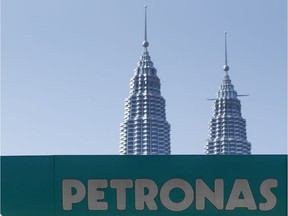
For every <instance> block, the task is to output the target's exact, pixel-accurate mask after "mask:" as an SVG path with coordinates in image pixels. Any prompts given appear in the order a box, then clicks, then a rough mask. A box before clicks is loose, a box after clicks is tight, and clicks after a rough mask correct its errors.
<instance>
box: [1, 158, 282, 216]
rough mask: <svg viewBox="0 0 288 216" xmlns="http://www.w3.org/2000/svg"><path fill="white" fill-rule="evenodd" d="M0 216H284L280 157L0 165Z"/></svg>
mask: <svg viewBox="0 0 288 216" xmlns="http://www.w3.org/2000/svg"><path fill="white" fill-rule="evenodd" d="M1 203H2V215H5V216H16V215H17V216H18V215H21V216H25V215H29V216H31V215H32V216H33V215H35V216H36V215H37V216H39V215H43V216H44V215H45V216H46V215H49V216H52V215H57V216H58V215H59V216H60V215H61V216H66V215H67V216H68V215H69V216H74V215H75V216H76V215H77V216H78V215H81V216H85V215H89V216H91V215H104V216H106V215H107V216H111V215H120V216H121V215H123V216H137V215H139V216H140V215H148V214H149V215H152V216H153V215H155V216H156V215H157V216H159V215H163V216H164V215H165V216H170V215H171V216H173V215H177V216H179V215H183V216H184V215H193V216H194V215H195V216H202V215H203V216H204V215H220V216H228V215H233V216H237V215H241V216H243V215H249V216H254V215H255V216H256V215H257V216H261V215H263V216H264V215H283V216H284V215H287V156H285V155H280V156H279V155H278V156H272V155H271V156H269V155H266V156H260V155H252V156H219V155H215V156H208V155H205V156H204V155H203V156H189V155H185V156H184V155H183V156H182V155H181V156H180V155H178V156H177V155H175V156H174V155H173V156H172V155H171V156H46V157H2V201H1Z"/></svg>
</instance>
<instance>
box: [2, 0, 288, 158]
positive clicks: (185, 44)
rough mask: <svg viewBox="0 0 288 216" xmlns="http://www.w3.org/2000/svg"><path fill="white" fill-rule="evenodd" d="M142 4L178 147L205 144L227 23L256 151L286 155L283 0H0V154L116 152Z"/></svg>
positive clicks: (189, 150) (231, 59)
mask: <svg viewBox="0 0 288 216" xmlns="http://www.w3.org/2000/svg"><path fill="white" fill-rule="evenodd" d="M145 5H147V6H148V7H147V14H148V41H149V43H150V45H149V47H148V50H149V53H150V56H151V59H152V61H153V63H154V66H155V67H156V68H157V71H158V76H159V78H160V80H161V94H162V96H163V97H164V98H165V100H166V116H167V120H168V122H169V123H170V124H171V151H172V154H204V145H205V143H206V141H207V139H208V123H209V121H210V119H211V117H212V114H213V109H212V107H213V101H208V100H207V98H215V97H216V93H217V91H218V88H219V85H220V84H221V82H222V79H223V77H224V71H223V70H222V67H223V65H224V34H223V32H224V31H227V42H228V65H229V67H230V71H229V75H230V78H231V80H232V83H233V85H234V87H235V90H236V91H237V92H238V93H239V94H249V96H248V97H241V98H239V99H240V100H241V104H242V116H243V117H244V118H245V119H246V122H247V137H248V141H249V142H251V144H252V154H286V153H287V135H286V134H287V2H286V1H285V0H277V1H273V0H252V1H251V0H241V1H230V0H217V1H215V0H177V1H176V0H170V1H164V0H158V1H155V0H154V1H152V0H138V1H135V0H122V1H119V0H43V1H39V0H25V1H23V0H2V4H1V14H2V15H1V154H2V155H69V154H72V155H97V154H109V155H110V154H112V155H117V154H118V149H119V140H120V123H121V122H122V121H123V120H124V101H125V98H126V97H128V95H129V81H130V78H131V77H132V76H133V73H134V69H135V68H136V67H137V62H138V61H139V58H140V56H141V54H142V51H143V47H142V41H143V39H144V6H145Z"/></svg>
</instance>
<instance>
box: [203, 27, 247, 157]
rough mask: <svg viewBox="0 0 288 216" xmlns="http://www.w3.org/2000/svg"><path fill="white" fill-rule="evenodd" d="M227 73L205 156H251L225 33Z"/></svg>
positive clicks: (210, 128) (215, 103) (210, 129)
mask: <svg viewBox="0 0 288 216" xmlns="http://www.w3.org/2000/svg"><path fill="white" fill-rule="evenodd" d="M223 69H224V71H225V76H224V80H223V81H222V84H221V85H220V89H219V90H218V93H217V98H216V99H215V102H214V109H213V111H214V113H213V117H212V119H211V121H210V124H209V138H208V141H207V143H206V145H205V154H225V155H227V154H230V155H236V154H240V155H247V154H251V143H250V142H248V141H247V134H246V120H245V119H244V118H242V116H241V103H240V100H239V99H238V97H239V96H241V95H238V94H237V92H236V91H235V90H234V86H233V85H232V82H231V80H230V77H229V75H228V71H229V66H228V64H227V38H226V32H225V65H224V67H223Z"/></svg>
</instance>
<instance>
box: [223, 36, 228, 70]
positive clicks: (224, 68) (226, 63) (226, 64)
mask: <svg viewBox="0 0 288 216" xmlns="http://www.w3.org/2000/svg"><path fill="white" fill-rule="evenodd" d="M224 35H225V65H224V66H223V70H224V71H225V73H226V75H228V71H229V66H228V62H227V32H226V31H225V32H224Z"/></svg>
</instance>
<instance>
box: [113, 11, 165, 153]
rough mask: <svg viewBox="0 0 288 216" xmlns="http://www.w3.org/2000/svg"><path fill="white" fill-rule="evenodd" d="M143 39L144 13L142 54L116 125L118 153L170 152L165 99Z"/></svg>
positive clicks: (145, 35) (145, 40) (145, 36)
mask: <svg viewBox="0 0 288 216" xmlns="http://www.w3.org/2000/svg"><path fill="white" fill-rule="evenodd" d="M148 46H149V43H148V41H147V12H146V6H145V34H144V41H143V47H144V50H143V53H142V56H141V58H140V61H139V62H138V66H137V68H136V69H135V71H134V76H133V77H132V78H131V80H130V94H129V96H128V98H126V100H125V117H124V122H123V123H121V125H120V131H121V133H120V149H119V151H120V154H122V155H168V154H170V124H169V123H168V122H167V120H166V113H165V99H164V98H163V97H162V96H161V92H160V86H161V85H160V79H159V78H158V76H157V70H156V68H155V67H154V66H153V62H152V61H151V58H150V55H149V52H148V49H147V48H148Z"/></svg>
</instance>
